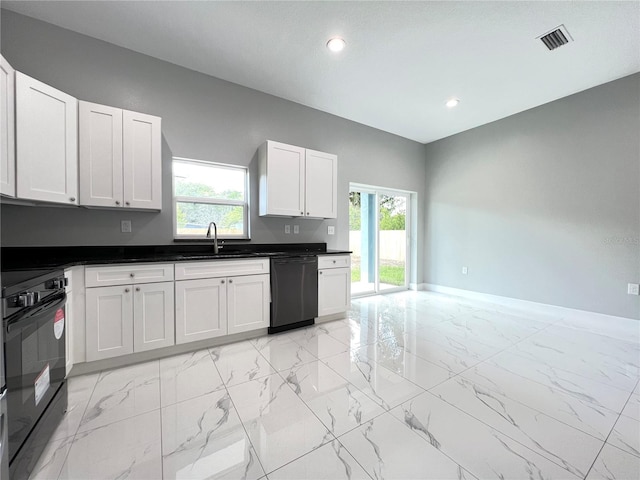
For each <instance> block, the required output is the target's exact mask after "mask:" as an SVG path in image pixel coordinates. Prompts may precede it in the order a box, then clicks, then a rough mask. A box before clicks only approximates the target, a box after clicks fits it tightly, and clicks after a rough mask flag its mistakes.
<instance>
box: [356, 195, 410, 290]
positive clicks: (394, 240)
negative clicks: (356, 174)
mask: <svg viewBox="0 0 640 480" xmlns="http://www.w3.org/2000/svg"><path fill="white" fill-rule="evenodd" d="M409 203H410V202H409V194H408V193H406V192H400V191H395V190H388V189H381V188H373V187H366V186H359V185H352V186H351V188H350V191H349V249H350V250H351V251H352V252H353V253H352V258H351V293H352V295H354V296H358V295H371V294H375V293H380V292H389V291H394V290H405V289H407V288H408V262H407V254H408V244H409V241H408V240H409V231H408V225H409V222H408V219H409V218H410V217H409V212H408V208H409Z"/></svg>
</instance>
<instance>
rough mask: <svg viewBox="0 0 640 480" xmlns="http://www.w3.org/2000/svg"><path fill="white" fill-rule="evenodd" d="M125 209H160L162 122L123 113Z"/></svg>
mask: <svg viewBox="0 0 640 480" xmlns="http://www.w3.org/2000/svg"><path fill="white" fill-rule="evenodd" d="M122 125H123V130H124V133H123V135H124V136H123V142H124V143H123V146H124V151H123V153H124V155H123V159H124V170H123V171H124V204H125V207H131V208H145V209H152V210H160V209H161V208H162V178H161V176H162V137H161V119H160V118H159V117H154V116H152V115H145V114H144V113H136V112H130V111H128V110H124V111H123V116H122Z"/></svg>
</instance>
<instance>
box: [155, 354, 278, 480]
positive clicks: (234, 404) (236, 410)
mask: <svg viewBox="0 0 640 480" xmlns="http://www.w3.org/2000/svg"><path fill="white" fill-rule="evenodd" d="M251 346H252V347H253V348H254V349H255V350H256V352H257V353H260V352H259V351H258V349H257V348H255V345H253V343H252V344H251ZM207 352H208V353H209V357H210V358H211V361H212V362H213V366H214V368H215V369H216V371H217V372H218V375H219V376H220V378H221V379H222V385H223V386H224V390H225V392H226V394H227V396H228V397H229V401H230V402H231V405H233V409H234V410H235V412H236V415H237V416H238V420H240V425H241V426H242V430H243V431H244V434H245V436H246V438H247V440H248V441H249V445H251V450H252V451H253V455H255V456H256V460H257V461H258V463H259V464H260V468H261V469H262V471H263V472H264V475H263V477H265V478H268V477H267V471H266V469H265V468H264V465H263V464H262V460H260V456H259V455H258V451H257V450H256V449H255V447H254V446H253V441H252V440H251V437H250V436H249V432H248V431H247V428H246V427H245V426H244V422H243V421H242V417H241V416H240V412H238V409H237V407H236V403H235V402H234V401H233V397H231V393H230V392H229V387H227V384H226V383H225V381H224V378H222V374H221V373H220V370H219V369H218V366H217V365H216V362H215V361H214V360H213V355H212V353H211V349H210V348H207ZM267 363H269V362H267ZM269 365H271V364H269ZM260 378H262V377H260ZM249 381H253V380H249ZM242 383H247V382H242ZM240 385H241V384H240ZM234 386H235V385H234ZM263 477H259V478H263ZM163 478H164V477H163Z"/></svg>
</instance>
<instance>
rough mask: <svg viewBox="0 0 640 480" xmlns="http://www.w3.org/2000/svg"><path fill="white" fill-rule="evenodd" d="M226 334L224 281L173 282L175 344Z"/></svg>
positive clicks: (207, 279) (225, 288)
mask: <svg viewBox="0 0 640 480" xmlns="http://www.w3.org/2000/svg"><path fill="white" fill-rule="evenodd" d="M226 334H227V285H226V281H225V279H224V278H206V279H202V280H183V281H180V282H176V344H181V343H189V342H194V341H196V340H204V339H206V338H214V337H220V336H222V335H226Z"/></svg>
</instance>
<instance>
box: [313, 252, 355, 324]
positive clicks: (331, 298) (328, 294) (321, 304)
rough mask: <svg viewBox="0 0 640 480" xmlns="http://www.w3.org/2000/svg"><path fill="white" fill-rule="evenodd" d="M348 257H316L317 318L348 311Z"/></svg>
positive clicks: (349, 281) (349, 261)
mask: <svg viewBox="0 0 640 480" xmlns="http://www.w3.org/2000/svg"><path fill="white" fill-rule="evenodd" d="M350 265H351V258H350V256H349V255H320V256H318V317H322V316H324V315H333V314H336V313H342V312H346V311H347V310H349V307H350V305H351V267H350Z"/></svg>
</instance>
